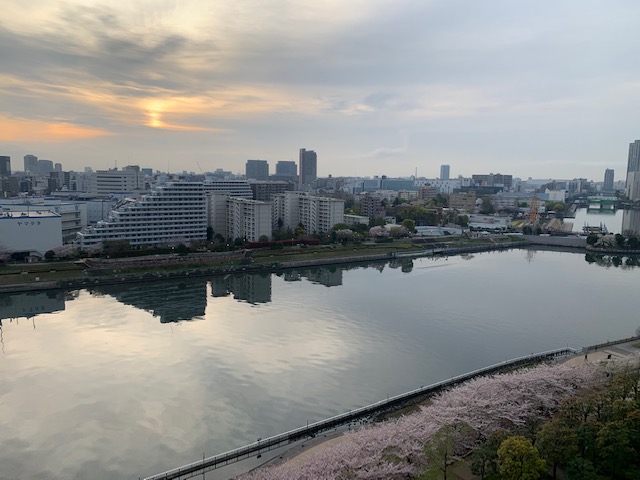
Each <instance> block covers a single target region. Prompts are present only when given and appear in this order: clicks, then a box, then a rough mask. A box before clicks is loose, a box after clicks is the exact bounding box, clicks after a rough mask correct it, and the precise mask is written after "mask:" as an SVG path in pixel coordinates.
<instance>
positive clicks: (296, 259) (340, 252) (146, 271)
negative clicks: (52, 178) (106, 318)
mask: <svg viewBox="0 0 640 480" xmlns="http://www.w3.org/2000/svg"><path fill="white" fill-rule="evenodd" d="M529 244H530V242H529V241H527V240H526V239H523V238H521V237H517V236H513V237H512V236H504V237H496V238H480V239H461V238H460V237H455V238H452V239H446V240H444V239H443V240H441V241H439V242H437V243H436V242H430V243H426V244H414V243H412V242H411V241H410V240H409V241H406V240H405V241H395V242H393V243H368V244H361V245H346V246H345V245H328V246H315V247H307V246H304V247H303V246H297V247H290V248H285V249H282V250H269V249H263V250H257V251H253V250H240V251H235V252H220V253H212V252H206V253H194V254H187V255H179V254H168V255H148V256H144V257H127V258H107V259H105V258H87V259H82V260H79V261H74V262H45V263H36V264H20V265H6V266H3V267H2V268H0V293H14V292H28V291H39V290H54V289H76V288H89V287H92V286H97V285H113V284H121V283H138V282H149V281H156V280H157V281H160V280H171V279H180V278H192V277H202V276H210V275H227V274H233V273H260V272H279V271H282V270H287V269H294V268H304V267H313V266H322V265H334V264H340V263H366V262H374V261H387V260H392V259H396V258H398V259H399V258H417V257H422V256H435V255H457V254H462V253H474V252H482V251H492V250H503V249H510V248H520V247H523V246H527V245H529Z"/></svg>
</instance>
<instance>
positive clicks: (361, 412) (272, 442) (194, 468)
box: [144, 347, 580, 480]
mask: <svg viewBox="0 0 640 480" xmlns="http://www.w3.org/2000/svg"><path fill="white" fill-rule="evenodd" d="M579 352H580V350H575V349H573V348H570V347H566V348H559V349H556V350H549V351H547V352H541V353H535V354H532V355H526V356H524V357H518V358H514V359H511V360H507V361H504V362H500V363H497V364H494V365H490V366H488V367H483V368H480V369H478V370H474V371H472V372H468V373H464V374H462V375H458V376H456V377H453V378H450V379H447V380H443V381H440V382H437V383H434V384H432V385H428V386H426V387H420V388H417V389H415V390H411V391H410V392H406V393H403V394H400V395H396V396H394V397H390V398H388V399H386V400H381V401H379V402H376V403H373V404H371V405H367V406H365V407H361V408H358V409H355V410H351V411H349V412H346V413H343V414H340V415H336V416H334V417H331V418H327V419H325V420H321V421H319V422H315V423H311V424H309V425H307V426H304V427H300V428H296V429H293V430H290V431H288V432H285V433H281V434H279V435H275V436H273V437H269V438H265V439H260V440H258V441H256V442H253V443H251V444H249V445H245V446H244V447H240V448H236V449H233V450H229V451H228V452H224V453H220V454H218V455H214V456H212V457H208V458H203V459H202V460H198V461H196V462H193V463H190V464H188V465H183V466H181V467H178V468H174V469H171V470H168V471H166V472H163V473H159V474H157V475H152V476H150V477H146V478H145V479H144V480H175V479H178V480H184V479H188V478H193V477H195V476H197V475H202V474H204V473H206V472H208V471H211V470H214V469H216V468H218V467H222V466H225V465H229V464H231V463H233V462H237V461H240V460H244V459H246V458H249V457H250V456H252V455H260V454H261V453H262V452H267V451H270V450H273V449H276V448H279V447H282V446H284V445H288V444H291V443H294V442H297V441H299V440H302V439H305V438H310V437H315V436H316V435H317V434H319V433H322V432H325V431H328V430H333V429H335V428H338V427H340V426H342V425H346V424H349V423H351V422H355V421H361V420H364V419H371V418H375V417H376V416H378V415H381V414H384V413H386V412H388V411H391V410H394V409H397V408H399V407H402V406H405V405H408V404H412V403H415V402H416V401H418V400H421V399H423V398H428V397H430V396H433V395H436V394H438V393H440V392H442V391H443V390H447V389H449V388H452V387H455V386H457V385H459V384H461V383H464V382H466V381H468V380H471V379H472V378H475V377H480V376H484V375H493V374H497V373H501V372H504V371H508V370H511V369H514V368H518V367H522V366H526V365H532V364H536V363H540V362H544V361H549V360H554V359H557V358H559V357H567V356H569V355H575V354H577V353H579Z"/></svg>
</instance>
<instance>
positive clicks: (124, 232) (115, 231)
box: [76, 182, 207, 249]
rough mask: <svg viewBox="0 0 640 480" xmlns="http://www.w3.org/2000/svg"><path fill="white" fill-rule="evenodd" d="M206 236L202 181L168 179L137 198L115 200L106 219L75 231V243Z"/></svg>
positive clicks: (143, 242)
mask: <svg viewBox="0 0 640 480" xmlns="http://www.w3.org/2000/svg"><path fill="white" fill-rule="evenodd" d="M206 238H207V196H206V193H205V190H204V186H203V184H202V183H198V182H167V183H164V184H158V185H155V186H154V187H153V188H152V190H151V193H149V194H147V195H143V196H142V197H140V198H139V199H131V198H125V199H123V200H121V201H120V202H118V203H117V204H116V206H115V207H114V209H113V210H112V211H111V212H110V213H109V216H108V218H107V220H105V221H99V222H98V223H97V224H96V225H95V226H90V227H86V228H84V229H83V230H82V231H81V232H80V233H78V235H77V238H76V243H77V244H78V246H79V247H80V248H81V249H86V248H89V247H92V246H96V245H101V244H102V242H106V241H114V240H124V241H127V242H129V243H130V244H131V245H132V246H137V245H162V244H166V243H171V242H173V241H175V240H176V239H185V240H205V239H206Z"/></svg>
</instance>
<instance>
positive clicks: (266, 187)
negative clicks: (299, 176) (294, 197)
mask: <svg viewBox="0 0 640 480" xmlns="http://www.w3.org/2000/svg"><path fill="white" fill-rule="evenodd" d="M249 186H250V187H251V192H252V194H253V199H254V200H258V201H260V202H270V201H271V200H272V199H273V196H274V195H278V194H279V193H284V192H290V191H293V186H294V185H293V183H291V182H284V181H254V182H249Z"/></svg>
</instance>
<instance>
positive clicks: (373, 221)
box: [369, 217, 384, 228]
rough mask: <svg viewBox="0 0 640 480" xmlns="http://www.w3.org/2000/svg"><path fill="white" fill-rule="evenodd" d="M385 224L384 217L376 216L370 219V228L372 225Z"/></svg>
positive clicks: (381, 225)
mask: <svg viewBox="0 0 640 480" xmlns="http://www.w3.org/2000/svg"><path fill="white" fill-rule="evenodd" d="M383 226H384V218H382V217H376V218H372V219H370V220H369V228H372V227H383Z"/></svg>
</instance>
